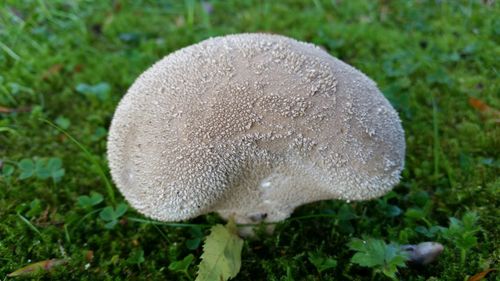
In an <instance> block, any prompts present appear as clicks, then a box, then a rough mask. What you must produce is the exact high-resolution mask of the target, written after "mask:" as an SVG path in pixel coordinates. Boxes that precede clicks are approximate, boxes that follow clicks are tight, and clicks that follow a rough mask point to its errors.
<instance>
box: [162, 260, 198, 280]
mask: <svg viewBox="0 0 500 281" xmlns="http://www.w3.org/2000/svg"><path fill="white" fill-rule="evenodd" d="M193 260H194V255H193V254H189V255H187V256H186V257H184V258H183V259H182V260H179V261H174V262H172V263H171V264H170V265H169V266H168V269H169V270H171V271H174V272H180V273H183V274H184V275H186V276H187V277H188V279H192V277H191V275H190V274H189V271H188V269H189V266H190V265H191V263H192V262H193Z"/></svg>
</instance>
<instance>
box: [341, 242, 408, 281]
mask: <svg viewBox="0 0 500 281" xmlns="http://www.w3.org/2000/svg"><path fill="white" fill-rule="evenodd" d="M348 246H349V248H350V249H351V250H354V251H356V254H354V256H353V257H352V258H351V262H352V263H355V264H358V265H360V266H363V267H369V268H372V269H373V273H374V274H376V273H382V274H384V275H385V276H387V277H389V278H391V279H393V280H397V278H396V273H397V272H398V267H406V264H405V262H406V261H407V260H408V255H407V253H405V252H404V251H402V250H401V247H400V246H399V245H397V244H395V243H390V244H386V243H385V242H384V241H383V240H379V239H374V238H364V239H358V238H354V239H352V240H351V242H350V243H349V244H348Z"/></svg>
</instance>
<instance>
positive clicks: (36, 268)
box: [7, 259, 67, 277]
mask: <svg viewBox="0 0 500 281" xmlns="http://www.w3.org/2000/svg"><path fill="white" fill-rule="evenodd" d="M66 262H67V261H66V260H57V259H50V260H44V261H39V262H35V263H32V264H28V265H27V266H25V267H23V268H20V269H18V270H16V271H14V272H11V273H9V274H8V275H7V276H8V277H15V276H28V275H33V274H36V273H39V272H43V271H50V270H51V269H52V268H54V267H55V266H58V265H62V264H65V263H66Z"/></svg>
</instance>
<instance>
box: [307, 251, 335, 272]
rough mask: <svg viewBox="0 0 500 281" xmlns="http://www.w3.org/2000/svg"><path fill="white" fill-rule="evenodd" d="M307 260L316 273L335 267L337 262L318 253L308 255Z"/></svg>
mask: <svg viewBox="0 0 500 281" xmlns="http://www.w3.org/2000/svg"><path fill="white" fill-rule="evenodd" d="M308 260H309V262H311V263H312V264H313V265H314V267H316V270H317V271H318V273H321V272H323V271H325V270H328V269H332V268H335V267H337V260H335V259H333V258H331V257H328V256H324V255H322V254H321V253H320V252H317V253H309V255H308Z"/></svg>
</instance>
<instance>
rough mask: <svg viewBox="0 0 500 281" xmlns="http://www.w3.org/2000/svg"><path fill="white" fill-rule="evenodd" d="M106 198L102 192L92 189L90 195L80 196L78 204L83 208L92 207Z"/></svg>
mask: <svg viewBox="0 0 500 281" xmlns="http://www.w3.org/2000/svg"><path fill="white" fill-rule="evenodd" d="M103 200H104V198H103V196H102V195H101V194H100V193H97V192H94V191H92V192H91V193H90V195H82V196H79V197H78V199H77V201H78V205H80V207H82V208H90V207H93V206H95V205H97V204H99V203H101V202H102V201H103Z"/></svg>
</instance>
